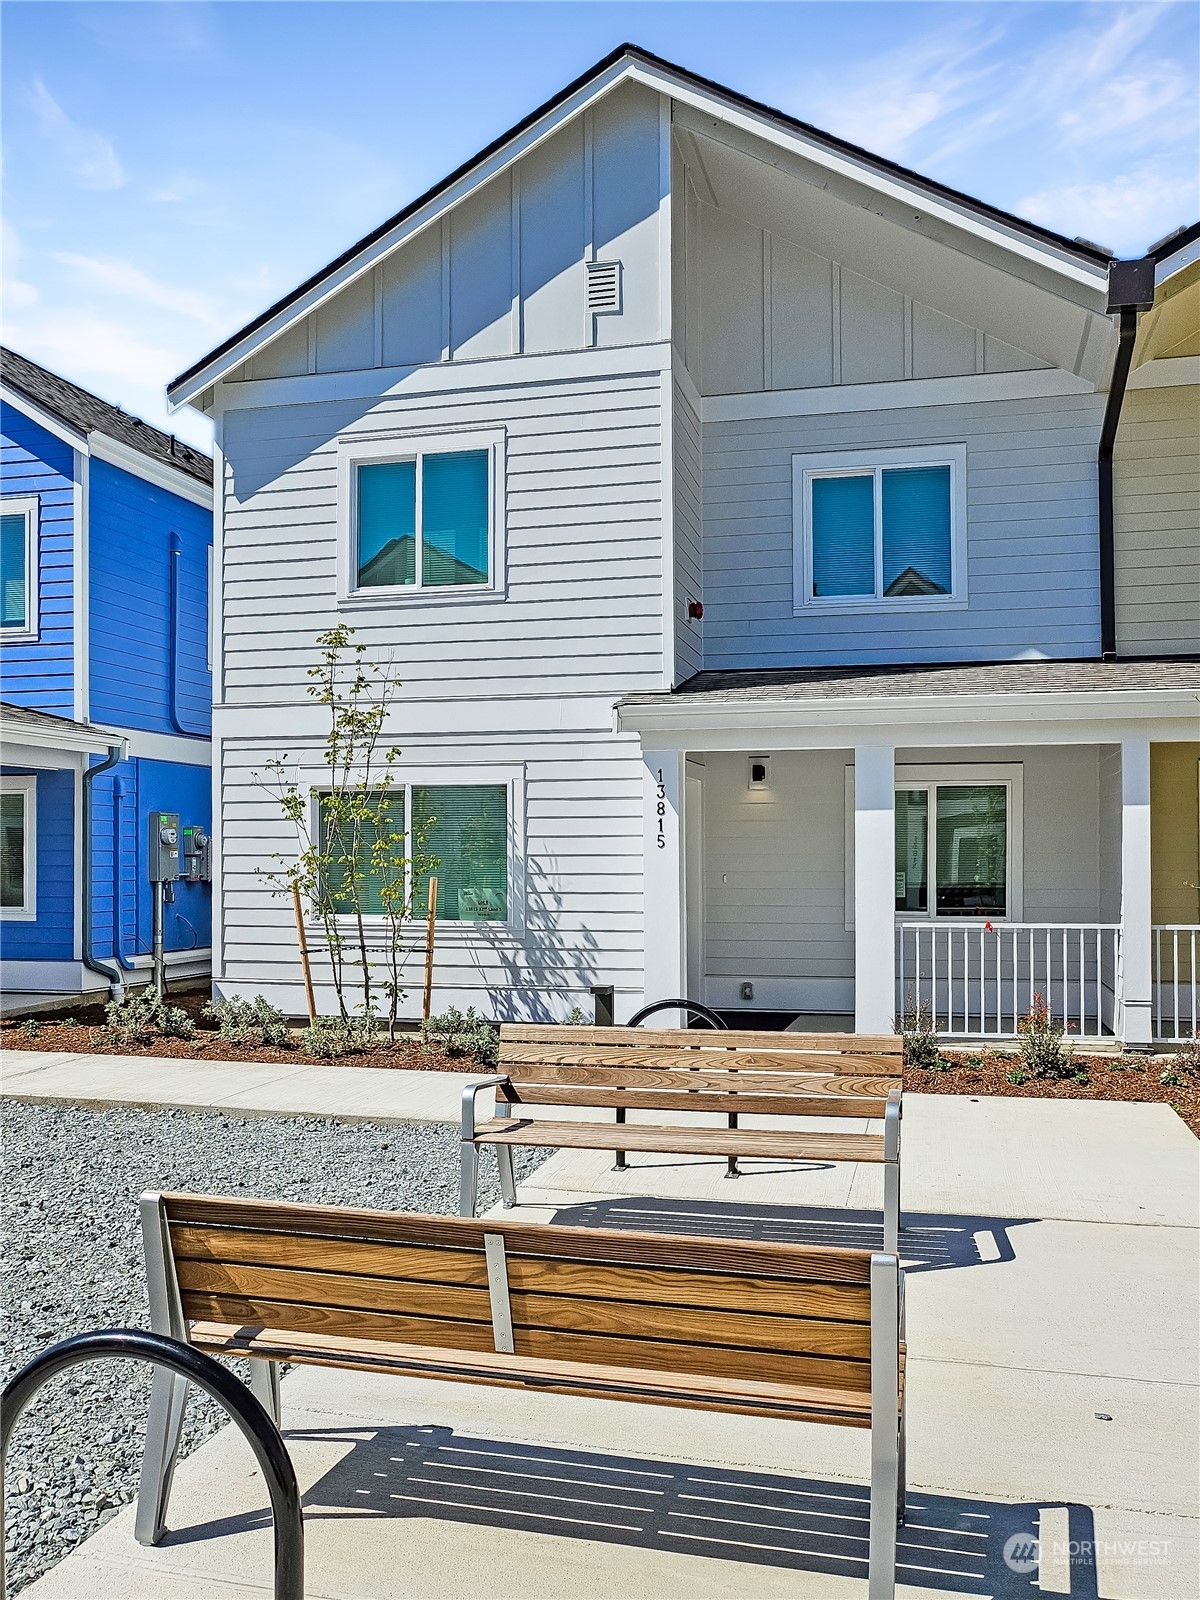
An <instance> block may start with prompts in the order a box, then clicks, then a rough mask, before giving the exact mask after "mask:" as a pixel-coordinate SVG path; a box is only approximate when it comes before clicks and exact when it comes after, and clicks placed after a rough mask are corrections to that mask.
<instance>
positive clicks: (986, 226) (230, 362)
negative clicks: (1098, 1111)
mask: <svg viewBox="0 0 1200 1600" xmlns="http://www.w3.org/2000/svg"><path fill="white" fill-rule="evenodd" d="M625 79H631V80H633V81H638V82H642V83H644V84H645V85H646V86H647V87H649V88H652V89H655V90H657V91H658V92H659V93H663V94H668V95H670V96H671V97H672V98H674V99H679V100H686V101H688V102H690V103H691V104H693V105H695V106H698V107H702V108H705V109H708V110H714V109H715V110H716V111H718V112H719V113H720V114H722V115H724V116H725V117H727V118H733V119H741V120H743V121H744V122H745V125H746V126H747V127H748V128H749V130H750V131H752V132H755V133H757V134H758V135H759V136H760V137H766V138H768V139H769V140H774V141H776V142H780V143H784V144H787V143H790V144H792V145H793V146H795V145H797V144H799V145H801V146H802V147H803V153H804V154H805V155H807V156H809V157H810V158H812V159H814V160H818V161H824V162H826V163H827V164H828V165H830V166H831V167H836V168H839V169H841V170H842V171H844V172H846V173H847V174H849V175H851V176H853V177H855V178H856V179H858V180H860V181H864V182H867V183H874V184H875V186H876V187H879V188H881V189H887V188H890V190H891V192H893V193H895V194H904V195H906V196H912V195H913V194H917V195H919V196H920V199H921V204H922V206H923V207H924V208H925V209H926V210H928V211H930V212H931V213H934V212H937V213H939V214H940V215H941V216H943V218H944V219H945V220H947V221H948V222H950V223H951V224H952V225H954V226H958V227H960V228H963V227H965V228H967V229H968V230H969V231H976V232H979V233H982V234H984V235H985V236H987V237H989V238H991V239H992V240H993V241H995V242H998V243H1000V244H1001V245H1002V246H1006V247H1007V248H1009V249H1011V250H1014V251H1015V252H1016V253H1018V254H1020V255H1023V256H1025V257H1026V258H1032V259H1035V260H1037V261H1038V262H1039V263H1040V264H1041V265H1042V266H1044V267H1046V268H1048V269H1049V270H1051V271H1057V272H1059V273H1061V274H1063V275H1064V276H1065V277H1067V278H1069V279H1071V280H1072V281H1073V282H1074V283H1075V284H1076V285H1077V286H1079V285H1081V286H1085V287H1089V288H1090V287H1095V288H1096V289H1097V290H1099V291H1103V290H1104V288H1105V286H1106V281H1107V263H1108V259H1109V258H1108V255H1107V252H1105V251H1102V250H1100V249H1098V248H1097V247H1095V246H1091V245H1087V244H1083V243H1080V242H1076V241H1073V240H1069V239H1066V238H1064V237H1063V236H1062V235H1059V234H1055V233H1053V232H1052V231H1051V230H1049V229H1045V228H1041V227H1039V226H1038V225H1037V224H1036V223H1029V222H1026V221H1024V219H1022V218H1020V217H1013V216H1010V215H1008V214H1007V213H1005V212H1002V211H1000V210H999V209H998V208H996V207H993V206H989V205H988V204H987V203H986V202H984V201H979V200H976V199H974V198H973V197H971V196H969V195H964V194H962V193H960V192H959V191H956V190H953V189H950V188H948V187H946V186H944V185H941V184H938V183H936V182H935V181H934V180H932V179H928V178H924V177H922V176H921V175H920V174H919V173H914V172H910V171H909V170H908V169H906V168H903V167H900V166H898V165H897V164H896V163H894V162H890V161H888V160H886V158H884V157H881V156H876V155H874V154H873V153H872V152H870V151H867V150H863V149H861V148H860V147H859V146H856V145H852V144H849V143H847V142H845V141H843V140H839V139H837V138H835V137H834V136H833V135H831V134H827V133H824V132H823V131H822V130H820V129H817V128H813V127H811V126H810V125H809V124H807V123H803V122H800V121H799V120H798V119H796V118H792V117H789V116H787V115H786V113H784V112H781V111H777V110H775V109H774V108H772V107H770V106H765V105H763V104H762V103H761V102H759V101H755V100H751V99H749V98H748V97H747V96H744V95H739V94H738V93H737V92H736V91H735V90H732V89H728V88H726V87H725V86H723V85H721V84H716V83H713V82H712V81H711V80H709V79H706V78H702V77H699V76H698V75H696V74H694V73H690V72H688V71H687V70H686V69H685V68H682V67H678V66H676V65H675V64H674V63H673V62H669V61H665V60H663V59H662V58H661V57H658V56H655V55H653V54H652V53H651V52H649V51H646V50H642V49H640V48H639V47H638V46H636V45H622V46H619V47H618V48H617V49H616V50H614V51H612V52H611V53H610V54H609V55H608V56H606V57H604V59H603V60H601V61H599V62H598V63H597V64H596V65H595V66H594V67H592V68H590V69H589V71H588V72H586V73H584V74H583V75H582V76H581V77H579V78H576V79H575V80H574V81H573V82H572V83H570V84H568V85H567V86H566V88H565V89H562V90H560V91H559V93H558V94H557V95H555V96H553V97H552V98H551V99H550V100H548V101H546V102H545V103H544V104H543V105H542V106H539V107H538V108H537V109H536V110H535V111H533V112H531V113H530V114H529V116H528V117H526V118H524V119H523V120H522V121H521V122H519V123H517V124H516V125H515V126H514V127H513V128H510V129H509V130H508V131H507V132H506V133H503V134H501V135H500V136H499V138H497V139H495V140H494V141H493V142H492V143H491V144H489V145H487V146H485V147H484V149H483V150H481V151H480V152H479V153H478V154H477V155H474V156H472V157H471V158H470V159H469V160H468V161H466V162H464V163H463V164H462V165H461V166H460V167H458V168H456V169H455V171H454V172H452V173H450V174H449V175H448V176H447V177H446V178H443V179H442V180H441V181H440V182H439V183H438V184H436V185H435V186H434V187H433V188H432V189H429V190H427V191H426V192H425V193H424V194H423V195H420V196H418V198H417V199H416V200H414V201H412V202H411V203H410V205H408V206H406V207H405V208H404V209H403V210H401V211H400V212H398V213H397V214H396V215H395V216H393V217H391V218H389V219H388V220H387V221H386V222H384V223H382V224H380V226H379V227H378V228H376V229H375V230H373V232H371V233H369V234H367V235H366V237H365V238H363V239H360V240H359V241H358V242H357V243H356V244H354V245H352V246H351V247H350V248H349V249H348V250H346V251H344V252H343V253H342V255H340V256H338V257H336V258H335V260H334V261H332V262H331V263H330V264H329V265H328V266H326V267H323V268H322V269H321V270H320V271H319V272H317V273H314V274H313V275H312V276H311V277H310V278H308V279H306V280H305V281H304V282H303V283H301V284H300V285H299V286H298V287H297V288H296V289H294V290H292V291H291V292H290V293H289V294H287V295H285V296H284V297H283V298H282V299H281V300H278V301H276V302H275V303H274V304H273V305H272V306H269V307H268V308H267V309H266V310H265V311H264V312H262V313H261V314H260V315H259V316H258V317H256V318H255V319H254V320H253V321H252V322H250V323H247V324H246V326H245V327H244V328H242V329H240V330H239V331H238V332H237V333H234V334H232V335H231V336H230V337H229V338H228V339H226V340H225V341H224V342H223V343H222V344H220V345H218V346H217V347H216V348H215V349H214V350H212V351H210V352H209V354H208V355H206V356H204V357H202V358H201V360H200V361H198V362H196V363H194V365H192V366H191V367H189V368H187V370H186V371H184V372H182V373H180V374H179V376H178V377H177V378H175V379H174V380H173V381H172V382H171V383H170V384H168V385H167V391H166V394H167V404H168V407H169V409H170V410H172V411H175V410H178V409H180V408H181V407H183V406H186V405H191V404H192V403H193V402H194V401H195V400H196V399H197V398H198V397H199V396H200V395H202V394H203V393H204V391H205V390H206V389H208V388H210V387H211V386H212V385H213V384H214V383H217V382H219V381H220V380H221V378H223V377H224V376H225V375H227V374H228V373H229V372H230V371H231V370H232V369H233V368H234V367H237V366H239V365H240V364H241V363H242V362H243V361H245V360H247V359H248V357H249V356H251V355H252V354H253V353H254V351H255V350H256V349H258V348H259V347H260V346H261V345H263V344H265V343H267V342H269V341H270V340H271V339H274V338H277V337H278V336H279V334H281V333H283V332H285V331H286V330H287V328H288V327H290V326H291V325H292V324H293V323H295V322H297V321H299V320H300V319H301V318H303V317H306V316H308V315H309V314H310V313H311V312H312V311H314V310H315V309H316V308H317V307H318V306H320V305H321V304H322V303H324V301H326V300H328V299H329V298H330V297H331V296H332V295H335V294H337V293H339V292H340V291H341V290H342V289H344V288H345V287H346V286H347V285H348V284H349V283H351V282H352V281H353V280H354V279H355V278H357V277H358V276H360V275H361V274H362V273H363V272H366V271H368V270H369V269H370V267H371V266H373V265H374V263H375V261H376V260H377V259H378V258H379V256H381V255H383V254H386V253H389V252H390V251H392V250H394V249H396V248H397V247H398V246H399V245H401V244H403V243H404V242H406V240H407V239H409V238H411V237H412V236H413V235H415V234H416V233H418V232H420V231H421V230H422V229H424V228H425V227H428V226H429V225H430V224H431V223H432V222H434V221H435V220H436V219H437V218H438V217H439V216H440V215H441V214H442V212H443V211H445V210H447V209H449V208H450V207H451V206H453V205H456V204H458V203H459V201H461V200H462V199H464V198H466V196H467V195H468V194H470V193H471V192H472V191H473V190H475V189H477V188H479V187H480V186H481V185H482V184H484V183H486V182H488V181H489V180H490V179H491V178H493V177H495V176H497V175H498V174H499V173H500V172H502V171H504V170H505V169H506V168H507V167H509V166H511V165H512V164H513V163H514V162H515V161H517V160H519V159H520V158H521V156H523V155H525V154H527V153H528V151H529V150H531V149H533V148H534V147H535V146H536V145H538V144H540V143H541V142H542V141H543V140H544V139H546V138H547V137H549V135H550V134H551V133H553V132H554V130H555V129H556V128H557V127H559V126H561V124H562V123H563V122H564V121H565V120H568V119H569V118H570V117H572V116H574V115H576V114H577V113H578V112H579V111H581V110H583V109H584V108H585V106H587V105H588V104H590V103H591V102H592V101H593V100H595V99H597V98H599V97H600V96H601V95H603V94H607V93H608V92H609V91H610V90H611V89H612V88H613V87H615V85H616V84H617V83H619V82H621V81H623V80H625Z"/></svg>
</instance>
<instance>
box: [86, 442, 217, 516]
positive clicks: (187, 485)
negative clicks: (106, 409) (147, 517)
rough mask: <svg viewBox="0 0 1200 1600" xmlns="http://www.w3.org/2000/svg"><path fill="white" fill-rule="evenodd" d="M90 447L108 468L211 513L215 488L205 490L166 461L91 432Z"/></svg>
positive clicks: (186, 474)
mask: <svg viewBox="0 0 1200 1600" xmlns="http://www.w3.org/2000/svg"><path fill="white" fill-rule="evenodd" d="M88 448H89V450H90V451H91V454H92V455H93V456H94V457H95V458H96V459H97V460H98V461H107V462H108V464H109V466H111V467H120V468H121V469H122V471H124V472H129V473H132V474H133V476H134V477H135V478H144V479H145V480H146V482H147V483H152V484H154V485H155V486H156V487H157V488H159V489H166V490H167V491H168V492H169V493H171V494H177V495H178V496H179V497H180V499H181V500H190V501H191V502H192V504H193V505H197V506H203V507H204V509H205V510H206V511H211V510H212V503H213V496H212V489H211V488H206V487H205V485H204V484H202V483H201V482H200V481H199V479H197V478H193V477H192V476H191V475H190V474H189V473H186V472H183V471H182V470H181V469H180V468H178V467H172V466H168V465H167V463H166V462H165V461H158V460H156V459H154V458H153V457H151V456H146V455H143V454H142V452H141V451H140V450H135V449H133V447H132V446H131V445H127V444H122V443H121V442H120V440H118V439H112V438H110V437H109V436H108V434H106V433H89V434H88Z"/></svg>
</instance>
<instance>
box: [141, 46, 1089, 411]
mask: <svg viewBox="0 0 1200 1600" xmlns="http://www.w3.org/2000/svg"><path fill="white" fill-rule="evenodd" d="M626 57H627V58H628V59H629V60H630V61H635V62H637V61H640V62H643V63H645V65H647V66H650V67H656V68H659V69H660V70H662V71H664V72H670V73H673V74H674V75H675V76H676V77H678V78H682V79H683V80H684V81H685V82H686V83H688V84H690V85H692V86H693V87H694V88H696V89H702V90H704V91H705V92H706V93H707V94H712V95H716V96H717V97H718V98H720V99H723V100H727V101H729V102H730V103H731V104H732V105H734V106H737V107H739V108H740V109H741V110H743V111H751V112H754V113H755V114H756V115H758V116H761V117H765V118H766V119H768V120H769V121H772V122H775V123H777V124H779V126H780V127H782V128H784V129H786V130H787V131H788V132H790V133H800V134H803V135H804V136H805V138H808V139H812V140H814V141H815V142H816V143H818V144H821V145H824V146H825V147H826V148H827V149H829V150H832V151H835V152H837V153H838V154H839V155H846V156H852V157H853V158H854V159H855V160H857V161H861V162H863V163H864V165H866V166H868V167H873V168H875V169H876V170H877V171H879V172H882V173H887V174H888V175H889V176H891V177H895V178H901V179H903V180H904V182H905V183H910V184H914V185H916V186H917V187H918V188H921V189H924V190H926V191H927V192H928V193H929V194H931V195H935V196H937V197H938V198H939V199H942V200H950V201H952V202H953V203H954V204H956V205H962V206H967V207H968V208H970V209H971V210H973V211H976V212H978V213H979V214H980V215H981V216H983V217H986V218H988V219H989V220H990V221H993V222H997V223H1000V224H1001V225H1002V226H1004V227H1006V228H1011V229H1013V230H1015V231H1016V232H1019V233H1024V234H1027V235H1028V236H1029V237H1030V238H1033V239H1036V240H1037V241H1038V242H1039V243H1041V244H1048V245H1052V246H1053V247H1054V248H1055V249H1058V250H1062V251H1065V252H1066V253H1067V254H1068V255H1073V256H1076V257H1078V258H1079V259H1080V260H1081V261H1086V262H1087V263H1088V264H1089V265H1091V266H1101V267H1103V266H1106V265H1107V264H1108V261H1109V260H1110V259H1111V252H1110V251H1108V250H1105V249H1103V248H1102V247H1101V246H1100V245H1094V244H1089V243H1088V242H1087V241H1086V240H1080V239H1068V238H1066V237H1065V236H1064V235H1063V234H1060V233H1055V232H1054V231H1053V230H1052V229H1050V228H1043V227H1042V226H1041V225H1040V224H1038V223H1036V222H1029V221H1027V220H1026V219H1025V218H1024V217H1017V216H1013V215H1012V213H1011V212H1008V211H1002V210H1001V209H1000V208H999V207H998V206H993V205H989V204H988V202H987V201H985V200H977V199H976V198H975V197H974V195H969V194H964V193H963V191H962V190H961V189H952V188H950V187H949V186H948V185H947V184H943V183H938V182H937V181H936V180H935V179H933V178H926V177H924V176H923V175H922V174H921V173H919V172H913V171H912V170H911V168H909V167H903V166H901V165H900V164H899V163H898V162H895V161H889V160H888V159H887V158H886V157H885V156H878V155H875V154H874V153H873V152H872V151H870V150H864V149H863V148H862V146H861V145H856V144H851V143H849V141H848V140H845V139H839V138H837V137H836V135H834V134H832V133H826V132H824V130H823V129H821V128H815V127H813V125H812V124H811V123H809V122H801V121H800V120H799V118H797V117H791V116H789V115H788V114H787V113H786V112H784V111H779V110H776V108H775V107H774V106H768V105H764V104H763V102H762V101H761V100H753V99H751V98H750V97H749V96H748V95H744V94H739V93H738V92H737V90H736V89H729V88H726V87H725V85H724V84H720V83H716V82H714V81H713V80H712V79H711V78H704V77H701V76H700V75H699V74H698V73H695V72H689V71H688V70H687V68H686V67H680V66H676V64H675V63H674V62H673V61H667V60H666V59H665V58H664V57H662V56H656V55H654V54H653V53H652V52H651V51H649V50H643V49H642V48H641V46H640V45H635V44H622V45H618V46H617V48H616V49H615V50H613V51H611V52H610V53H609V54H608V55H606V56H605V57H604V58H603V60H601V61H598V62H597V63H596V64H595V66H593V67H589V68H588V70H587V71H586V72H584V73H582V74H581V75H580V76H579V77H578V78H575V79H573V80H572V82H570V83H569V84H567V86H566V87H565V88H564V89H560V90H559V91H558V93H557V94H555V95H552V96H551V98H550V99H549V100H547V101H545V102H544V103H543V104H542V105H540V106H538V108H537V109H536V111H531V112H530V113H529V115H528V116H526V117H522V119H521V120H520V122H517V123H515V124H514V125H513V126H512V127H511V128H509V129H508V130H507V132H505V133H502V134H501V135H500V136H499V138H497V139H493V140H492V142H491V143H490V144H488V145H485V146H484V148H483V149H482V150H480V151H478V152H477V153H476V154H475V155H473V156H471V158H470V159H469V160H467V161H464V162H463V163H462V165H461V166H459V167H456V168H455V169H454V171H453V172H451V173H449V174H448V175H447V176H446V177H444V178H442V179H441V180H440V182H438V183H435V184H434V186H433V188H432V189H426V191H425V193H424V194H422V195H418V196H417V198H416V199H415V200H412V201H410V202H409V204H408V205H406V206H405V207H404V208H403V209H402V210H400V211H397V212H396V214H395V216H392V217H389V218H388V219H387V221H386V222H381V223H380V224H379V226H378V227H377V228H373V229H372V230H371V232H370V233H368V234H366V235H364V237H363V238H361V239H360V240H359V241H358V242H357V244H352V245H351V246H350V248H349V249H348V250H343V252H342V253H341V255H340V256H337V257H336V258H335V259H334V260H333V261H331V262H329V264H328V265H327V266H324V267H322V268H321V270H320V271H319V272H315V273H313V275H312V277H310V278H306V279H305V280H304V282H303V283H301V284H299V285H297V287H296V288H295V289H293V290H292V291H291V292H290V293H289V294H285V295H284V296H283V298H282V299H281V300H276V301H275V303H274V305H271V306H268V307H267V309H266V310H265V311H263V312H260V313H259V315H258V316H257V317H255V318H253V320H252V321H250V322H248V323H246V325H245V327H243V328H239V329H238V331H237V332H236V333H233V334H230V336H229V338H228V339H225V340H224V341H223V342H222V343H221V344H219V345H217V347H216V348H215V349H213V350H210V351H209V352H208V354H207V355H206V356H202V357H201V358H200V360H199V361H195V362H193V363H192V365H191V366H190V367H188V368H187V370H186V371H185V372H181V373H180V374H179V376H178V377H177V378H175V379H173V380H172V382H171V383H169V384H168V385H167V396H168V398H170V397H171V396H173V395H174V393H175V392H176V391H177V390H178V389H179V388H181V387H182V386H183V385H184V384H186V383H187V382H188V381H189V380H190V379H192V378H194V377H196V375H197V374H198V373H200V372H203V370H204V368H205V367H207V366H209V365H211V363H212V362H214V361H219V360H220V358H221V357H222V356H224V355H228V353H229V352H230V351H231V350H233V349H235V348H236V347H237V346H238V345H239V344H240V343H241V342H242V340H243V339H247V338H249V336H250V335H251V334H253V333H256V332H257V331H258V330H259V329H260V328H262V327H265V326H266V324H267V323H268V322H270V321H271V320H272V319H273V318H275V317H277V316H278V315H279V314H280V312H283V311H286V310H287V309H288V307H289V306H291V305H293V304H294V303H295V302H296V301H297V300H300V299H302V298H303V297H304V296H305V295H306V294H308V293H309V291H310V290H312V289H315V288H317V287H318V285H320V284H321V283H322V282H323V281H324V280H325V279H326V278H328V277H329V276H330V275H331V274H332V273H335V272H338V271H340V269H341V268H342V267H344V266H348V265H349V263H350V262H351V261H353V260H354V258H355V257H356V256H357V255H359V254H361V252H362V251H364V250H368V249H370V247H371V246H372V245H373V244H377V243H378V242H379V240H380V239H382V238H383V237H384V236H385V235H386V234H388V233H390V232H391V230H392V229H393V228H398V227H399V226H400V225H401V223H404V222H407V221H408V219H409V218H410V217H412V216H414V215H415V214H416V213H417V212H418V211H420V210H421V209H422V207H424V206H427V205H429V204H430V203H431V201H434V200H436V199H437V198H438V196H439V195H441V194H444V193H445V192H446V191H447V190H448V189H450V188H452V187H453V186H454V184H456V183H458V182H459V180H460V179H462V178H465V177H466V176H467V175H468V174H469V173H470V172H471V171H472V169H473V168H475V167H477V166H479V165H480V164H481V163H483V162H485V161H487V160H489V159H490V158H491V157H492V156H494V155H496V154H498V152H499V151H501V150H503V148H504V146H505V145H506V144H508V143H510V142H511V141H512V140H513V139H517V138H519V137H520V136H521V134H523V133H525V132H527V131H528V129H530V128H531V127H533V126H534V124H535V123H537V122H540V121H541V119H542V118H543V117H545V116H548V115H549V114H550V113H551V112H553V111H556V110H557V109H558V107H559V106H561V105H563V104H564V103H565V102H566V101H568V100H569V99H571V97H572V96H573V95H576V94H578V93H579V91H580V90H581V89H585V88H586V87H587V85H588V84H589V83H590V82H591V81H592V80H593V79H595V78H599V77H601V76H603V74H604V73H606V72H608V71H609V70H610V69H611V68H612V67H614V66H616V65H617V63H618V62H619V61H621V60H622V59H623V58H626Z"/></svg>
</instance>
